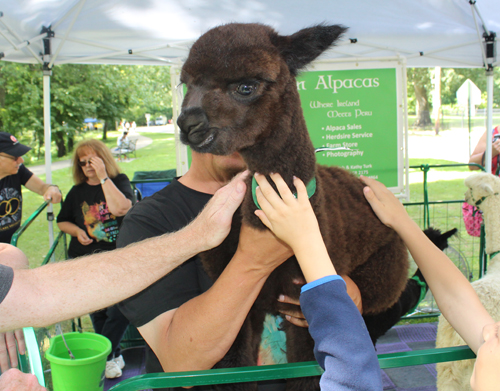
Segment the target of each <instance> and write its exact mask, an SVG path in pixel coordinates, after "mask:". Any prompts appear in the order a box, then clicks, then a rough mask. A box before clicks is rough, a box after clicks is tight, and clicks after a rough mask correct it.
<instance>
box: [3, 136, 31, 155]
mask: <svg viewBox="0 0 500 391" xmlns="http://www.w3.org/2000/svg"><path fill="white" fill-rule="evenodd" d="M29 150H31V147H28V146H26V145H24V144H21V143H20V142H19V141H18V140H17V138H15V137H14V136H13V135H11V134H10V133H7V132H0V152H3V153H6V154H7V155H11V156H14V157H19V156H23V155H24V154H25V153H26V152H28V151H29Z"/></svg>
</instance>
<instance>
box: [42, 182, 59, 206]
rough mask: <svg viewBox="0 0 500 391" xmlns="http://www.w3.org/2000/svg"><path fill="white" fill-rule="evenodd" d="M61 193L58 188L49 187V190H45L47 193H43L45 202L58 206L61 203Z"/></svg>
mask: <svg viewBox="0 0 500 391" xmlns="http://www.w3.org/2000/svg"><path fill="white" fill-rule="evenodd" d="M61 198H62V195H61V191H60V190H59V188H58V187H57V186H52V185H51V186H49V187H48V188H47V190H45V193H43V199H44V200H45V201H50V202H51V203H53V204H58V203H59V202H61Z"/></svg>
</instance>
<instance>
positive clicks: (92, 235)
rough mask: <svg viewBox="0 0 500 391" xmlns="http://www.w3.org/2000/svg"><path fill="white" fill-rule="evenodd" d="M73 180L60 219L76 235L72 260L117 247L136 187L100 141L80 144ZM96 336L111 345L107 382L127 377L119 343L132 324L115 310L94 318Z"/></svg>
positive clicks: (66, 230)
mask: <svg viewBox="0 0 500 391" xmlns="http://www.w3.org/2000/svg"><path fill="white" fill-rule="evenodd" d="M72 161H73V181H74V183H75V185H74V186H73V187H72V188H71V190H70V191H69V193H68V195H67V196H66V199H65V200H64V202H63V205H62V207H61V211H60V213H59V215H58V216H57V225H58V226H59V229H60V230H61V231H63V232H66V233H68V234H70V235H71V242H70V244H69V249H68V254H69V257H70V258H76V257H80V256H82V255H88V254H93V253H96V252H103V251H110V250H114V249H115V248H116V239H117V237H118V233H119V229H120V224H121V221H122V219H123V216H124V215H125V214H126V213H127V212H128V210H129V209H130V208H131V206H132V202H131V200H132V196H133V193H132V188H131V186H130V181H129V179H128V177H127V176H126V175H125V174H122V173H120V168H119V167H118V165H117V164H116V162H115V160H114V159H113V156H112V154H111V151H110V150H109V149H108V147H106V145H105V144H104V143H103V142H101V141H99V140H84V141H81V142H80V143H79V144H78V145H77V146H76V148H75V152H74V154H73V158H72ZM91 319H92V323H93V325H94V330H95V331H96V333H99V334H102V335H104V336H105V337H107V338H109V339H110V340H111V344H112V350H111V353H110V355H109V357H108V363H107V364H106V377H108V378H115V377H119V376H121V375H122V371H121V369H123V366H124V365H125V363H124V361H123V357H122V356H121V354H120V340H121V338H122V336H123V334H124V332H125V330H126V328H127V326H128V321H127V320H126V318H125V317H124V316H123V315H122V314H121V312H120V311H119V310H118V308H116V307H115V306H113V307H109V308H107V309H104V310H101V311H97V312H94V313H93V314H91Z"/></svg>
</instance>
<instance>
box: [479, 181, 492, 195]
mask: <svg viewBox="0 0 500 391" xmlns="http://www.w3.org/2000/svg"><path fill="white" fill-rule="evenodd" d="M479 188H480V189H481V190H482V191H484V192H485V193H486V194H488V195H492V194H493V193H494V191H493V187H491V186H490V185H489V184H488V183H481V184H480V185H479Z"/></svg>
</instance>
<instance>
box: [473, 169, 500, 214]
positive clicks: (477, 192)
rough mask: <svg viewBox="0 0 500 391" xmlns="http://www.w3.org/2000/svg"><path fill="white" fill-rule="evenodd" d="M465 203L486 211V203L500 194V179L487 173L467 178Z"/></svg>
mask: <svg viewBox="0 0 500 391" xmlns="http://www.w3.org/2000/svg"><path fill="white" fill-rule="evenodd" d="M465 186H466V187H467V191H466V192H465V201H466V202H467V203H468V204H470V205H473V206H476V207H477V208H478V209H480V210H482V211H484V205H485V202H486V201H487V200H488V199H489V198H490V197H491V196H496V195H499V194H500V178H499V177H498V176H496V175H493V174H489V173H486V172H480V173H477V174H472V175H470V176H469V177H467V178H465Z"/></svg>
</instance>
